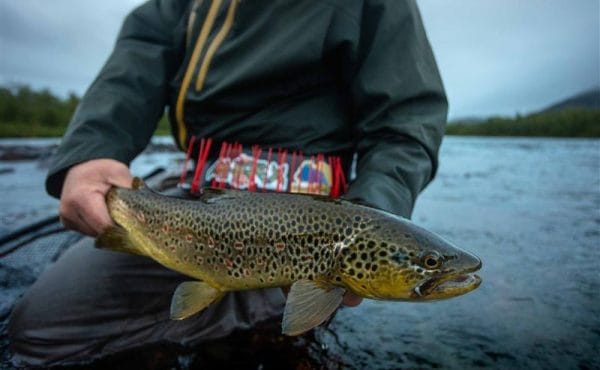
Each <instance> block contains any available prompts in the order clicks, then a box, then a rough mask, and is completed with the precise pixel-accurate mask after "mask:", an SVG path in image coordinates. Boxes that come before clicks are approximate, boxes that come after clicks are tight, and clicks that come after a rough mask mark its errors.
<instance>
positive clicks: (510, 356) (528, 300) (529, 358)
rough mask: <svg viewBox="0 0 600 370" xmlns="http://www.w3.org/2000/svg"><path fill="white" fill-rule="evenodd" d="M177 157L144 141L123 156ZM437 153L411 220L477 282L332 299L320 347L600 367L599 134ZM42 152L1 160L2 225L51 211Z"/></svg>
mask: <svg viewBox="0 0 600 370" xmlns="http://www.w3.org/2000/svg"><path fill="white" fill-rule="evenodd" d="M161 140H163V141H164V140H167V139H161ZM19 143H21V144H22V142H20V141H6V140H4V141H0V147H2V146H7V145H17V144H19ZM29 143H30V144H31V145H36V142H35V141H33V142H32V141H29ZM40 143H44V145H46V144H47V142H45V141H41V142H40ZM38 144H39V143H38ZM39 145H42V144H39ZM180 160H181V155H180V154H173V153H164V152H154V153H150V154H144V155H142V156H141V157H139V158H138V159H136V161H135V162H134V163H133V165H132V168H133V172H134V173H137V174H143V173H145V172H147V171H148V170H149V169H151V168H152V167H155V166H156V165H178V163H179V161H180ZM440 162H441V165H440V168H439V171H438V174H437V177H436V179H435V181H434V182H433V183H432V184H431V185H429V186H428V188H427V189H426V190H425V191H424V192H423V193H422V195H421V197H420V198H419V200H418V202H417V205H416V208H415V211H414V214H413V220H414V221H415V222H416V223H417V224H420V225H422V226H424V227H426V228H428V229H430V230H432V231H434V232H436V233H438V234H440V235H441V236H443V237H445V238H446V239H449V240H450V241H452V242H453V243H454V244H456V245H459V246H462V247H464V248H465V249H467V250H469V251H472V252H474V253H475V254H477V255H478V256H479V257H480V258H481V259H482V260H483V269H482V271H481V274H480V275H481V277H482V279H483V283H482V285H481V286H480V287H479V288H478V289H477V290H475V291H474V292H472V293H469V294H467V295H465V296H462V297H458V298H455V299H451V300H447V301H440V302H432V303H397V302H380V301H369V300H365V301H364V302H363V303H362V304H361V305H360V306H359V307H357V308H345V309H341V310H339V312H338V313H337V315H336V317H335V319H334V320H333V321H332V322H331V324H330V326H329V329H331V330H318V331H317V333H316V336H317V338H318V339H319V343H321V348H322V351H323V352H325V353H327V356H328V358H335V362H336V363H337V365H336V366H342V367H348V368H358V369H362V368H369V369H389V368H444V369H468V368H477V367H493V368H505V369H514V368H528V369H592V368H600V357H599V356H598V354H599V353H600V296H599V292H600V258H599V257H600V140H597V139H547V138H480V137H473V138H467V137H447V138H446V139H445V140H444V143H443V145H442V149H441V153H440ZM42 163H43V162H40V161H39V160H35V161H1V162H0V194H2V198H1V200H0V204H1V206H0V235H2V234H3V233H7V232H10V231H11V230H14V229H15V228H17V227H20V226H22V225H24V224H25V223H27V222H31V221H33V220H35V219H38V218H43V217H46V216H48V215H51V214H53V213H55V212H56V207H57V202H56V201H55V200H53V199H50V198H49V197H47V196H46V195H44V193H43V179H44V170H43V166H42ZM41 167H42V168H41ZM3 350H5V349H3ZM3 358H4V356H3ZM324 365H327V364H324Z"/></svg>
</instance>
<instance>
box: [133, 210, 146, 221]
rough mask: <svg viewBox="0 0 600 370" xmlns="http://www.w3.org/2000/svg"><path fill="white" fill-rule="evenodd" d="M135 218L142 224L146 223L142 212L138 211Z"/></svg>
mask: <svg viewBox="0 0 600 370" xmlns="http://www.w3.org/2000/svg"><path fill="white" fill-rule="evenodd" d="M135 216H136V217H137V219H138V221H140V222H142V223H144V222H146V216H145V215H144V213H143V212H141V211H139V212H138V213H137V214H136V215H135Z"/></svg>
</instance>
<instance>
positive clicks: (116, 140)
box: [46, 0, 188, 197]
mask: <svg viewBox="0 0 600 370" xmlns="http://www.w3.org/2000/svg"><path fill="white" fill-rule="evenodd" d="M187 9H188V1H185V0H151V1H148V2H147V3H145V4H143V5H141V6H140V7H138V8H137V9H135V10H134V11H133V12H132V13H130V14H129V15H128V16H127V18H126V19H125V22H124V23H123V26H122V28H121V31H120V34H119V36H118V39H117V42H116V45H115V48H114V50H113V52H112V54H111V55H110V57H109V59H108V60H107V62H106V64H105V65H104V67H103V68H102V70H101V71H100V73H99V75H98V76H97V77H96V79H95V81H94V82H93V83H92V85H91V86H90V87H89V89H88V90H87V92H86V93H85V95H84V97H83V98H82V100H81V103H80V104H79V106H78V108H77V110H76V111H75V114H74V115H73V117H72V119H71V122H70V123H69V127H68V128H67V131H66V133H65V135H64V137H63V139H62V141H61V144H60V145H59V147H58V150H57V152H56V153H55V155H54V157H53V159H52V162H51V166H50V170H49V173H48V176H47V178H46V190H47V192H48V193H49V194H50V195H52V196H55V197H59V196H60V193H61V190H62V185H63V181H64V177H65V174H66V172H67V170H68V169H69V168H70V167H71V166H73V165H75V164H77V163H80V162H84V161H87V160H91V159H98V158H111V159H115V160H118V161H121V162H123V163H125V164H129V162H131V161H132V160H133V158H134V157H135V156H136V155H137V154H139V153H140V152H141V151H142V150H143V149H144V148H145V146H146V145H147V144H148V142H149V141H150V138H151V137H152V134H153V132H154V130H155V129H156V126H157V123H158V120H159V119H160V117H161V115H162V113H163V110H164V108H165V105H166V102H167V96H168V94H167V93H168V86H169V85H168V84H169V81H170V80H171V77H172V76H173V74H174V73H175V72H176V69H177V67H178V65H179V63H180V58H182V56H183V49H184V43H185V40H184V39H185V17H184V15H185V12H186V10H187Z"/></svg>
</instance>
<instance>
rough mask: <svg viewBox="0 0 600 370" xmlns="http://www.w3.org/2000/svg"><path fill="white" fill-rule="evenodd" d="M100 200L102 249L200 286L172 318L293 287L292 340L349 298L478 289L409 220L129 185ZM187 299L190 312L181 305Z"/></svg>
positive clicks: (463, 266)
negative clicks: (234, 295) (226, 299)
mask: <svg viewBox="0 0 600 370" xmlns="http://www.w3.org/2000/svg"><path fill="white" fill-rule="evenodd" d="M106 201H107V206H108V209H109V212H110V215H111V217H112V218H113V220H114V221H115V223H116V224H117V225H118V226H116V227H113V228H112V229H111V230H107V231H106V232H105V233H103V234H102V235H100V237H99V238H98V241H97V245H98V246H99V247H103V248H108V249H114V250H119V251H125V252H129V253H136V254H140V255H144V256H148V257H150V258H153V259H154V260H156V261H157V262H159V263H161V264H162V265H164V266H166V267H168V268H170V269H173V270H175V271H178V272H181V273H183V274H186V275H188V276H190V277H192V278H194V279H196V280H199V281H201V282H202V283H199V284H197V285H196V286H195V285H193V284H191V285H190V284H188V285H185V286H184V287H182V288H181V289H182V290H183V291H182V292H177V291H176V293H175V295H174V300H173V303H172V316H174V317H176V318H185V317H187V316H189V314H190V313H193V312H196V311H199V310H201V309H203V308H204V307H206V306H207V305H209V304H211V303H212V302H214V301H216V300H218V299H219V298H220V297H221V296H222V294H224V293H225V292H227V291H236V290H247V289H257V288H267V287H278V286H279V287H285V286H292V289H291V291H290V296H289V297H288V303H287V305H286V312H285V313H284V325H283V326H284V333H286V331H287V333H291V334H297V333H301V332H302V331H305V330H308V329H310V328H311V327H314V326H316V325H318V324H319V323H320V322H322V321H324V320H325V319H326V318H327V316H326V315H327V314H330V313H331V312H333V311H332V310H334V309H335V307H336V304H339V302H341V296H342V295H343V293H344V292H346V291H350V292H352V293H354V294H356V295H359V296H362V297H366V298H372V299H385V300H410V301H425V300H433V299H443V298H450V297H454V296H457V295H461V294H464V293H467V292H469V291H471V290H473V289H475V288H476V287H477V286H479V284H480V278H479V277H478V276H477V275H474V274H472V272H474V271H476V270H478V269H479V268H480V267H481V261H480V260H479V259H478V258H477V257H475V256H474V255H472V254H470V253H469V252H466V251H463V250H461V249H459V248H457V247H455V246H453V245H452V244H450V243H448V242H447V241H445V240H443V239H441V238H439V237H438V236H436V235H434V234H432V233H430V232H428V231H427V230H424V229H422V228H420V227H418V226H416V225H415V224H413V223H412V222H410V221H408V220H406V219H403V218H401V217H398V216H395V215H392V214H390V213H387V212H384V211H380V210H377V209H374V208H371V207H366V206H362V205H358V204H355V203H352V202H349V201H345V200H340V199H330V198H326V197H321V196H313V195H299V194H280V193H250V192H243V191H236V190H219V189H207V190H206V191H205V193H204V194H203V195H202V196H201V197H200V198H199V199H197V200H188V199H179V198H172V197H167V196H164V195H161V194H158V193H155V192H153V191H151V190H150V189H148V188H147V187H146V186H145V185H143V183H142V182H141V180H139V179H136V180H134V184H133V188H132V189H124V188H116V187H115V188H112V189H111V190H110V191H109V192H108V194H107V197H106ZM178 289H179V288H178ZM189 296H192V297H195V300H194V299H192V301H193V302H195V303H194V304H187V303H186V302H185V300H186V298H185V297H189ZM313 296H314V297H315V299H312V297H313ZM290 300H291V303H290ZM313 301H314V302H317V303H314V302H313ZM319 305H321V306H322V307H321V308H323V307H326V309H320V308H319V307H317V306H319ZM313 306H315V307H313ZM297 307H304V308H303V309H296V308H297ZM307 312H308V314H307ZM286 318H289V320H286ZM305 319H306V320H305ZM303 320H305V321H306V322H307V323H306V324H303Z"/></svg>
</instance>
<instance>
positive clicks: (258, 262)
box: [256, 257, 265, 266]
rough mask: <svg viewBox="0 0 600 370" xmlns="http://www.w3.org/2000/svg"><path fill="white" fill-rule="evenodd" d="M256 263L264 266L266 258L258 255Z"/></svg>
mask: <svg viewBox="0 0 600 370" xmlns="http://www.w3.org/2000/svg"><path fill="white" fill-rule="evenodd" d="M256 264H257V265H259V266H262V265H264V264H265V260H264V258H262V257H258V258H257V259H256Z"/></svg>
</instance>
